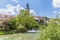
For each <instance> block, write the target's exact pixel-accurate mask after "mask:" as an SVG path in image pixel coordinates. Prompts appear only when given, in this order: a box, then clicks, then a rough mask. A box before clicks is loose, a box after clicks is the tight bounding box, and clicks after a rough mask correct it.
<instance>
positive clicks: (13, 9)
mask: <svg viewBox="0 0 60 40" xmlns="http://www.w3.org/2000/svg"><path fill="white" fill-rule="evenodd" d="M22 8H23V7H21V6H20V5H18V4H17V5H16V6H13V5H10V4H9V5H6V8H5V9H0V14H7V15H16V14H18V13H19V11H20V10H21V9H22Z"/></svg>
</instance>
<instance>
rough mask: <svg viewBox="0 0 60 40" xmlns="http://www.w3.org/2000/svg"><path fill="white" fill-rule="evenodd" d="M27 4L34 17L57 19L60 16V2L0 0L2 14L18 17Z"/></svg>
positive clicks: (57, 0)
mask: <svg viewBox="0 0 60 40" xmlns="http://www.w3.org/2000/svg"><path fill="white" fill-rule="evenodd" d="M27 3H28V4H29V7H30V12H31V13H34V15H37V16H43V17H45V16H46V17H49V18H55V17H56V15H57V14H60V0H0V14H8V15H17V13H19V10H20V9H24V8H26V4H27Z"/></svg>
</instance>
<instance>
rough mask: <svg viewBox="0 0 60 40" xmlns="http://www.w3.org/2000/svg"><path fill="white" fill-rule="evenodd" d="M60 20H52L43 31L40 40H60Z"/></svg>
mask: <svg viewBox="0 0 60 40" xmlns="http://www.w3.org/2000/svg"><path fill="white" fill-rule="evenodd" d="M59 20H60V19H56V20H51V21H50V22H49V24H48V26H47V28H46V29H44V30H42V31H41V33H40V36H39V39H38V40H60V21H59Z"/></svg>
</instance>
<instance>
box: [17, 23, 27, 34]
mask: <svg viewBox="0 0 60 40" xmlns="http://www.w3.org/2000/svg"><path fill="white" fill-rule="evenodd" d="M26 31H27V29H26V28H25V27H24V26H23V25H21V24H20V25H19V26H18V27H17V33H18V32H21V33H24V32H26Z"/></svg>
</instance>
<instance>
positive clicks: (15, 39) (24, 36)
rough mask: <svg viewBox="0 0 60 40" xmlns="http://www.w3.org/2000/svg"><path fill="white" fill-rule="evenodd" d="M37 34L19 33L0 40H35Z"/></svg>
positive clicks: (4, 36) (1, 37)
mask: <svg viewBox="0 0 60 40" xmlns="http://www.w3.org/2000/svg"><path fill="white" fill-rule="evenodd" d="M37 37H38V34H37V33H19V34H13V35H3V36H0V40H37Z"/></svg>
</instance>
